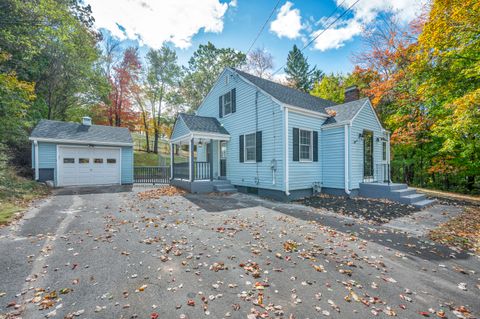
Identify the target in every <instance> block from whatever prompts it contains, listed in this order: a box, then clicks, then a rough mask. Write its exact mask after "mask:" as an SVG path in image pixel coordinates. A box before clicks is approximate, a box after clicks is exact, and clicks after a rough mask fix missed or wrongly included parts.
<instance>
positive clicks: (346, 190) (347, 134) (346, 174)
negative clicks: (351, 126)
mask: <svg viewBox="0 0 480 319" xmlns="http://www.w3.org/2000/svg"><path fill="white" fill-rule="evenodd" d="M349 135H350V134H349V132H348V124H345V129H344V140H345V146H344V147H345V151H344V153H345V165H344V166H345V167H344V169H345V172H344V174H345V193H346V194H347V195H348V194H350V189H349V185H348V180H349V176H348V175H349V174H348V173H349V169H348V167H349V148H350V146H349V143H348V142H349Z"/></svg>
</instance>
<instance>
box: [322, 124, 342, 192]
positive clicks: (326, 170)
mask: <svg viewBox="0 0 480 319" xmlns="http://www.w3.org/2000/svg"><path fill="white" fill-rule="evenodd" d="M344 130H345V128H344V126H340V127H338V128H332V129H326V130H322V133H321V143H320V145H321V158H322V163H323V166H322V168H323V169H322V171H323V183H322V186H323V187H329V188H341V189H343V188H345V169H344V165H345V137H344Z"/></svg>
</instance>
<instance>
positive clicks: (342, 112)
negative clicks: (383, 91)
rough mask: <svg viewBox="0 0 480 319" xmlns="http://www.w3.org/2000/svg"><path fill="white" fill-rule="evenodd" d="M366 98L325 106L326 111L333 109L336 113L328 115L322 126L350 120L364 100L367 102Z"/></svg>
mask: <svg viewBox="0 0 480 319" xmlns="http://www.w3.org/2000/svg"><path fill="white" fill-rule="evenodd" d="M367 100H368V98H363V99H359V100H355V101H352V102H347V103H343V104H339V105H335V106H331V107H327V108H326V110H327V112H331V111H333V112H335V113H336V115H335V116H333V117H329V118H328V119H327V120H326V121H325V122H324V123H323V126H325V125H330V124H336V123H342V122H347V121H350V120H352V119H353V117H354V116H355V115H356V114H357V113H358V111H360V109H361V108H362V106H363V105H364V104H365V102H367Z"/></svg>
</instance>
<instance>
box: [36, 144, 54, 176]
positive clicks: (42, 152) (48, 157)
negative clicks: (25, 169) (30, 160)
mask: <svg viewBox="0 0 480 319" xmlns="http://www.w3.org/2000/svg"><path fill="white" fill-rule="evenodd" d="M38 162H39V164H38V168H53V169H54V179H55V180H54V181H55V185H57V144H55V143H45V142H38Z"/></svg>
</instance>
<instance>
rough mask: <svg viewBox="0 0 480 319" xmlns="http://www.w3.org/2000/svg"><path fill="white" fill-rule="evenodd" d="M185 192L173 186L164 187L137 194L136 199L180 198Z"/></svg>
mask: <svg viewBox="0 0 480 319" xmlns="http://www.w3.org/2000/svg"><path fill="white" fill-rule="evenodd" d="M185 193H186V192H185V191H184V190H183V189H180V188H178V187H174V186H165V187H160V188H157V189H152V190H148V191H144V192H140V193H138V197H140V199H143V200H146V199H158V198H161V197H163V196H181V195H184V194H185Z"/></svg>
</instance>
